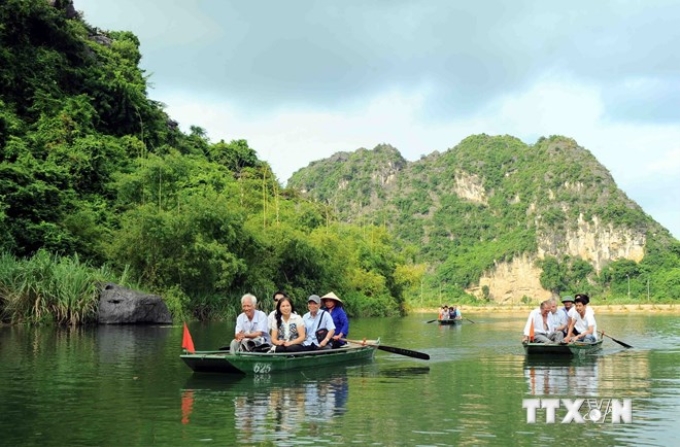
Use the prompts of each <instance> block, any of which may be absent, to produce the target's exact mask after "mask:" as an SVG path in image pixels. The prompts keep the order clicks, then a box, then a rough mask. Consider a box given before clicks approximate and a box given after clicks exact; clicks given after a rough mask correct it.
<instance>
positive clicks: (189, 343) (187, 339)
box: [182, 323, 196, 354]
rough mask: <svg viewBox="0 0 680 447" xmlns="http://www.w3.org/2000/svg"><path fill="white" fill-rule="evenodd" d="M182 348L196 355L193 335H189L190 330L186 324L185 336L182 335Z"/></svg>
mask: <svg viewBox="0 0 680 447" xmlns="http://www.w3.org/2000/svg"><path fill="white" fill-rule="evenodd" d="M182 347H183V348H184V349H186V350H187V351H189V353H190V354H195V353H196V348H194V341H193V340H192V339H191V334H190V333H189V328H188V327H187V324H186V323H184V334H183V335H182Z"/></svg>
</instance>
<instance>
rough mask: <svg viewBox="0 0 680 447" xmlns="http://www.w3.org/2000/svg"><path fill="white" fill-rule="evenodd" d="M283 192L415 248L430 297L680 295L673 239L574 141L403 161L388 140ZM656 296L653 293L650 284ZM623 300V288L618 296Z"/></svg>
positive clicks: (325, 165) (326, 164) (488, 143)
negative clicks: (295, 191)
mask: <svg viewBox="0 0 680 447" xmlns="http://www.w3.org/2000/svg"><path fill="white" fill-rule="evenodd" d="M288 186H289V187H292V188H297V189H299V190H300V191H301V192H302V193H303V194H304V195H306V196H307V197H309V198H311V199H313V200H315V201H318V202H322V203H325V204H327V206H328V207H329V208H330V209H331V210H332V211H333V212H334V213H335V214H336V215H337V216H338V217H339V218H340V219H341V220H343V221H346V222H352V223H358V224H362V223H364V224H366V223H372V224H376V225H381V226H385V227H387V228H389V229H390V230H391V231H392V232H393V233H394V234H395V235H397V236H398V239H399V240H400V241H402V242H403V243H405V244H408V245H411V246H413V247H415V252H416V256H415V257H414V262H417V263H425V264H426V265H427V267H428V271H429V274H428V275H427V281H426V284H427V286H428V288H429V290H430V291H435V290H438V291H439V292H440V293H442V292H445V293H446V294H447V296H451V295H453V296H455V295H456V294H461V293H462V291H463V290H465V291H466V292H467V293H469V294H472V295H475V296H476V297H477V298H480V299H488V300H494V301H498V302H518V301H519V300H521V299H525V300H526V299H527V298H534V299H540V298H544V297H547V296H548V295H549V293H550V292H554V293H563V292H574V291H588V292H590V293H594V294H603V295H604V298H606V297H607V296H610V295H614V296H615V295H622V294H625V292H626V287H627V290H630V287H631V283H632V288H633V292H634V296H642V295H644V294H645V292H646V290H645V289H646V287H647V284H649V283H650V282H651V283H652V284H654V290H653V291H652V294H656V295H657V296H664V297H666V296H668V294H669V292H668V287H670V288H671V289H672V290H673V292H670V296H672V297H674V298H678V297H680V290H676V288H677V286H675V287H672V285H669V284H672V283H673V282H674V281H677V280H678V279H680V271H679V270H678V268H677V266H678V255H679V254H680V244H679V243H678V241H677V240H675V239H674V238H673V237H672V236H671V235H670V233H669V232H668V231H667V230H666V229H665V228H663V227H662V226H661V225H659V224H658V223H657V222H655V221H654V220H653V219H652V218H651V217H650V216H648V215H647V214H645V212H644V211H643V210H642V209H641V208H640V206H638V205H637V204H636V203H635V202H634V201H632V200H631V199H630V198H628V197H627V196H626V194H625V193H624V192H623V191H621V190H620V189H619V188H618V187H617V186H616V183H615V181H614V179H613V178H612V176H611V174H610V173H609V171H608V170H607V169H606V168H605V167H604V166H602V164H600V163H599V162H598V161H597V159H596V158H595V157H594V156H593V155H592V154H591V153H590V152H589V151H588V150H586V149H584V148H582V147H580V146H579V145H578V144H577V143H576V142H575V141H574V140H572V139H569V138H565V137H561V136H553V137H550V138H540V139H539V140H538V141H537V142H536V143H535V144H533V145H530V144H526V143H524V142H522V141H520V140H519V139H517V138H514V137H511V136H488V135H474V136H470V137H468V138H466V139H465V140H463V141H461V142H460V143H459V144H458V145H457V146H455V147H454V148H451V149H449V150H447V151H445V152H443V153H439V152H433V153H431V154H429V155H427V156H423V157H422V158H421V159H420V160H418V161H414V162H408V161H406V160H405V159H404V158H403V157H402V156H401V154H400V153H399V151H398V150H397V149H395V148H394V147H392V146H389V145H385V144H383V145H379V146H377V147H375V148H374V149H373V150H367V149H358V150H357V151H355V152H352V153H346V152H341V153H337V154H335V155H333V156H332V157H330V158H328V159H325V160H320V161H316V162H313V163H311V164H310V165H309V166H308V167H306V168H303V169H301V170H299V171H297V172H296V173H294V174H293V176H292V177H291V179H290V180H289V182H288ZM662 285H663V287H664V288H665V289H666V290H665V291H664V292H661V290H660V287H661V286H662ZM628 294H629V295H631V293H630V292H629V293H628Z"/></svg>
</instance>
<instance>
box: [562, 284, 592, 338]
mask: <svg viewBox="0 0 680 447" xmlns="http://www.w3.org/2000/svg"><path fill="white" fill-rule="evenodd" d="M589 302H590V298H589V297H588V295H585V294H580V295H576V299H575V300H574V310H575V311H574V312H570V317H571V320H572V321H571V323H570V325H569V333H568V334H567V336H566V337H565V338H564V341H565V342H567V343H570V342H575V341H580V342H586V343H594V342H596V341H597V322H596V321H595V313H594V312H593V311H592V310H591V311H589V309H588V303H589Z"/></svg>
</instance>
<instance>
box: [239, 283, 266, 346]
mask: <svg viewBox="0 0 680 447" xmlns="http://www.w3.org/2000/svg"><path fill="white" fill-rule="evenodd" d="M241 310H243V312H242V313H241V314H239V316H238V317H237V318H236V329H235V332H236V336H235V337H234V339H233V340H232V342H231V344H230V345H229V348H230V350H231V352H236V351H252V350H253V349H254V348H256V347H258V346H260V345H262V344H265V343H267V344H269V343H270V341H271V338H270V337H269V326H268V325H267V314H265V313H264V312H262V311H261V310H257V298H256V297H255V295H252V294H250V293H246V294H245V295H243V296H242V297H241Z"/></svg>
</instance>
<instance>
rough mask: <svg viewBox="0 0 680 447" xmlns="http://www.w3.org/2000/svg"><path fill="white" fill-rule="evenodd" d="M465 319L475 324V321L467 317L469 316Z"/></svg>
mask: <svg viewBox="0 0 680 447" xmlns="http://www.w3.org/2000/svg"><path fill="white" fill-rule="evenodd" d="M465 319H466V320H467V321H469V322H470V323H472V324H475V322H474V321H472V320H471V319H469V318H465Z"/></svg>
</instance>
